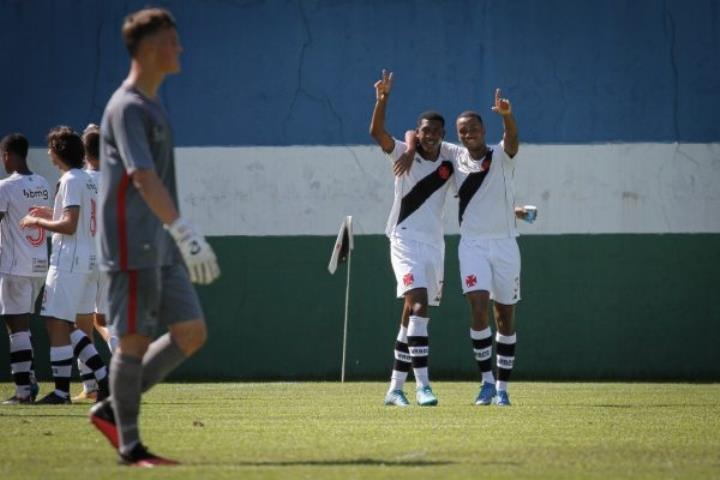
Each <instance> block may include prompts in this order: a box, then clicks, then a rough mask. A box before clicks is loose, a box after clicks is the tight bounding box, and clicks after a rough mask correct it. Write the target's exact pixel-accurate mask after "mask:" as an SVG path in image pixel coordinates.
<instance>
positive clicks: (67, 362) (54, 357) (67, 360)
mask: <svg viewBox="0 0 720 480" xmlns="http://www.w3.org/2000/svg"><path fill="white" fill-rule="evenodd" d="M72 362H73V348H72V345H63V346H61V347H50V365H51V366H52V374H53V378H54V379H55V395H57V396H58V397H62V398H68V397H70V374H71V373H72Z"/></svg>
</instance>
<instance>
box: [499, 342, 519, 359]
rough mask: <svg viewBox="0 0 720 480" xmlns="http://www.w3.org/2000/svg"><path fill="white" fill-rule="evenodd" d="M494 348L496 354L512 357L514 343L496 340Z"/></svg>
mask: <svg viewBox="0 0 720 480" xmlns="http://www.w3.org/2000/svg"><path fill="white" fill-rule="evenodd" d="M495 350H496V352H497V354H498V355H501V356H503V357H514V356H515V344H514V343H513V344H509V345H508V344H507V343H500V342H498V343H497V344H496V345H495Z"/></svg>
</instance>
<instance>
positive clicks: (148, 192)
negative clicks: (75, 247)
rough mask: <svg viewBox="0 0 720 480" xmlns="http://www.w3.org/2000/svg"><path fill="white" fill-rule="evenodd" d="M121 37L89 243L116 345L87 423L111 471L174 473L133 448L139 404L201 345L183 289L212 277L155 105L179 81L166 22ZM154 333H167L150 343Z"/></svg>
mask: <svg viewBox="0 0 720 480" xmlns="http://www.w3.org/2000/svg"><path fill="white" fill-rule="evenodd" d="M122 36H123V39H124V42H125V46H126V47H127V50H128V52H129V54H130V72H129V74H128V77H127V79H126V80H125V82H124V83H123V84H122V85H121V86H120V87H119V88H118V89H117V90H116V91H115V93H114V94H113V96H112V97H111V98H110V101H109V102H108V104H107V106H106V108H105V113H104V114H103V119H102V124H101V128H100V163H101V168H100V172H101V175H102V184H101V189H100V208H99V211H100V221H99V228H100V231H99V243H98V245H99V251H100V268H101V270H104V271H107V272H109V275H110V286H109V297H108V298H109V304H110V305H109V306H110V315H109V322H110V326H111V328H112V330H113V331H114V333H116V334H117V335H118V337H119V338H120V344H119V346H118V348H117V350H116V351H115V354H114V355H113V356H112V363H111V368H110V385H111V392H112V395H111V397H110V398H109V399H107V400H105V401H103V402H99V403H97V404H96V405H95V406H94V407H93V408H92V409H91V411H90V421H91V422H92V423H93V425H94V426H95V427H96V428H97V429H98V430H100V432H101V433H102V434H103V435H105V436H106V438H107V439H108V440H109V441H110V443H111V444H112V445H113V447H115V448H116V449H117V450H118V453H119V461H120V463H122V464H125V465H133V466H139V467H153V466H156V465H175V464H177V463H178V462H176V461H174V460H169V459H166V458H163V457H159V456H157V455H153V454H152V453H150V452H149V451H148V449H147V448H146V447H145V446H144V445H143V444H142V442H141V439H140V433H139V430H138V416H139V413H140V397H141V394H142V392H144V391H146V390H148V389H149V388H150V387H152V386H153V385H155V384H156V383H158V382H160V381H161V380H162V379H163V378H165V376H167V374H168V373H170V372H171V371H172V370H173V369H174V368H175V367H177V366H178V365H179V364H180V363H181V362H182V361H183V360H185V359H186V358H187V357H189V356H190V355H192V354H193V353H194V352H195V351H197V350H198V349H199V348H200V347H201V346H202V345H203V344H204V343H205V339H206V336H207V333H206V326H205V320H204V315H203V312H202V309H201V307H200V301H199V299H198V296H197V293H196V292H195V289H194V288H193V286H192V284H191V281H192V282H195V283H200V284H209V283H211V282H212V281H214V280H215V279H216V278H217V277H218V276H219V274H220V270H219V268H218V265H217V260H216V258H215V254H214V253H213V251H212V249H211V248H210V245H208V243H207V242H206V241H205V239H204V237H203V236H202V235H200V234H199V233H197V231H195V230H194V229H193V228H192V227H191V226H190V224H189V223H188V222H187V221H186V220H185V219H184V218H183V217H181V216H180V214H179V213H178V207H177V191H176V185H175V160H174V153H173V140H172V130H171V128H170V122H169V119H168V115H167V113H166V111H165V108H164V107H163V105H162V103H161V102H160V98H159V95H158V89H159V88H160V86H161V84H162V83H163V81H164V80H165V77H166V76H167V75H169V74H174V73H178V72H179V71H180V61H179V56H180V52H182V47H181V45H180V39H179V37H178V33H177V30H176V26H175V19H174V18H173V16H172V14H170V12H168V11H167V10H164V9H159V8H150V9H144V10H140V11H138V12H135V13H132V14H130V15H128V16H127V17H126V18H125V22H124V24H123V27H122ZM183 260H184V264H183ZM159 324H160V325H163V326H166V327H167V328H168V330H169V332H168V333H165V334H164V335H162V336H160V337H159V338H157V339H156V340H155V341H153V340H152V339H153V337H154V334H155V331H156V328H157V326H158V325H159Z"/></svg>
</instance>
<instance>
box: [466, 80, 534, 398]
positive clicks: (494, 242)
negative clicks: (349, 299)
mask: <svg viewBox="0 0 720 480" xmlns="http://www.w3.org/2000/svg"><path fill="white" fill-rule="evenodd" d="M492 110H493V111H494V112H496V113H497V114H499V115H500V116H501V117H502V119H503V127H504V134H503V138H502V140H501V141H500V143H499V144H498V145H496V146H493V147H489V146H487V145H486V144H485V126H484V125H483V121H482V118H481V117H480V115H479V114H478V113H476V112H473V111H466V112H463V113H461V114H460V115H459V116H458V118H457V120H456V128H457V134H458V138H459V139H460V141H461V142H462V144H463V145H464V146H465V148H464V149H461V150H462V151H461V153H460V154H459V155H458V156H457V162H456V165H455V184H456V186H457V191H458V200H459V208H458V217H459V222H460V245H459V247H458V257H459V259H460V277H461V282H462V286H463V292H464V293H465V297H466V298H467V300H468V303H469V304H470V310H471V314H472V325H471V327H470V338H471V340H472V343H473V351H474V354H475V360H476V361H477V364H478V367H479V369H480V373H481V375H482V385H481V387H480V392H479V393H478V395H477V398H476V399H475V404H476V405H489V404H491V403H492V402H493V400H495V402H496V403H497V405H501V406H509V405H510V397H509V396H508V393H507V386H508V381H509V380H510V374H511V372H512V369H513V366H514V362H515V345H516V338H517V337H516V333H515V319H514V310H515V304H516V303H517V302H518V301H519V300H520V249H519V248H518V244H517V236H518V229H517V222H516V212H515V207H514V205H515V203H514V201H515V193H514V189H513V179H514V175H515V156H516V155H517V153H518V150H519V139H518V129H517V125H516V123H515V118H514V117H513V115H512V108H511V105H510V101H509V100H507V99H505V98H502V97H501V94H500V89H497V90H496V91H495V104H494V106H493V107H492ZM490 299H492V300H493V310H494V318H495V325H496V328H497V332H496V335H495V356H496V359H495V360H496V362H495V363H496V366H497V382H495V377H494V375H493V371H492V364H491V358H492V331H491V330H490V327H489V325H488V323H489V319H488V306H489V302H490Z"/></svg>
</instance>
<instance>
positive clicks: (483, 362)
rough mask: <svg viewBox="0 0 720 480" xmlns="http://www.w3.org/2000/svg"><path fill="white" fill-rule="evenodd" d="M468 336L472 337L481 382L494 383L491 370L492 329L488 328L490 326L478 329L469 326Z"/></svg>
mask: <svg viewBox="0 0 720 480" xmlns="http://www.w3.org/2000/svg"><path fill="white" fill-rule="evenodd" d="M470 338H471V339H472V344H473V353H474V354H475V361H476V362H477V364H478V369H479V370H480V375H482V381H483V383H495V376H494V375H493V371H492V343H493V342H492V330H490V327H486V328H485V329H483V330H479V331H478V330H473V329H472V328H471V329H470Z"/></svg>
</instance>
